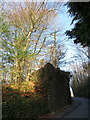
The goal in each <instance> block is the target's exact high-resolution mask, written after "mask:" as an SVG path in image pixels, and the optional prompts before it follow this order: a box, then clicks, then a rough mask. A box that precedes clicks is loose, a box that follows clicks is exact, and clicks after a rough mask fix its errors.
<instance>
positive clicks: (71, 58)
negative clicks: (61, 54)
mask: <svg viewBox="0 0 90 120" xmlns="http://www.w3.org/2000/svg"><path fill="white" fill-rule="evenodd" d="M67 11H68V8H67V6H63V7H62V8H61V11H60V13H59V19H60V25H62V28H63V30H62V34H63V38H64V39H65V41H64V46H65V48H66V49H67V52H66V56H65V58H64V60H65V61H66V64H62V65H60V68H61V69H62V70H66V71H70V65H71V64H72V62H80V58H79V57H78V55H79V54H82V56H83V58H84V59H85V60H86V61H87V57H86V55H85V54H83V53H82V52H81V51H80V50H83V48H82V46H81V45H80V44H77V45H76V44H74V39H68V36H66V35H65V32H66V30H70V29H72V28H73V27H74V24H72V25H71V22H72V19H73V17H71V16H70V15H69V13H67ZM78 48H80V50H78Z"/></svg>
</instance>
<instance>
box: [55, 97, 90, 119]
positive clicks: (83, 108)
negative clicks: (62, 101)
mask: <svg viewBox="0 0 90 120" xmlns="http://www.w3.org/2000/svg"><path fill="white" fill-rule="evenodd" d="M74 100H75V101H76V102H77V101H79V102H80V104H79V105H78V106H77V107H76V108H74V109H73V110H72V111H71V112H69V113H67V114H65V115H64V116H63V117H61V115H60V114H58V115H57V116H56V117H55V118H88V117H89V116H88V115H89V108H90V99H89V100H88V99H86V98H74Z"/></svg>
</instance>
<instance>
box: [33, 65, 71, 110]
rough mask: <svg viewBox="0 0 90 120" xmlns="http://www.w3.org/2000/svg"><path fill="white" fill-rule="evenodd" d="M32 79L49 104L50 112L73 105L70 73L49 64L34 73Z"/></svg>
mask: <svg viewBox="0 0 90 120" xmlns="http://www.w3.org/2000/svg"><path fill="white" fill-rule="evenodd" d="M32 79H33V80H34V81H36V91H37V92H39V93H40V94H41V95H42V97H43V99H45V100H46V101H47V102H48V108H49V111H50V112H53V111H55V110H58V109H60V108H62V107H64V106H66V105H68V104H70V103H71V96H70V89H69V73H68V72H64V71H61V70H59V69H58V68H57V69H56V68H55V67H54V66H53V65H52V64H50V63H47V64H46V65H45V66H44V67H43V68H41V69H39V70H37V71H36V72H34V73H33V75H32Z"/></svg>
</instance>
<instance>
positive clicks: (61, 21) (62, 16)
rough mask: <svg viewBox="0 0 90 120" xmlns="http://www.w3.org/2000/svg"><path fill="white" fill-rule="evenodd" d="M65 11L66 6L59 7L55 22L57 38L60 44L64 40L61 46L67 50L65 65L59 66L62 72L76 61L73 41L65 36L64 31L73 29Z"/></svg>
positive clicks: (70, 19)
mask: <svg viewBox="0 0 90 120" xmlns="http://www.w3.org/2000/svg"><path fill="white" fill-rule="evenodd" d="M14 1H15V0H14ZM17 1H18V0H17ZM67 10H68V9H67V6H63V7H61V9H60V11H59V15H58V18H57V20H56V22H57V23H58V26H59V27H60V28H61V34H62V35H61V36H59V37H58V39H60V41H61V42H62V41H63V39H64V41H63V44H64V47H65V48H66V49H67V52H66V56H65V58H64V60H66V62H67V63H66V64H62V66H61V64H60V68H61V69H63V70H70V69H69V68H70V64H71V62H72V61H75V60H76V58H75V57H74V56H76V54H77V48H76V45H75V44H74V42H73V39H68V36H66V35H65V32H66V30H70V29H72V28H73V27H74V25H71V22H72V19H73V18H72V17H71V16H70V15H69V14H68V13H67Z"/></svg>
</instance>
